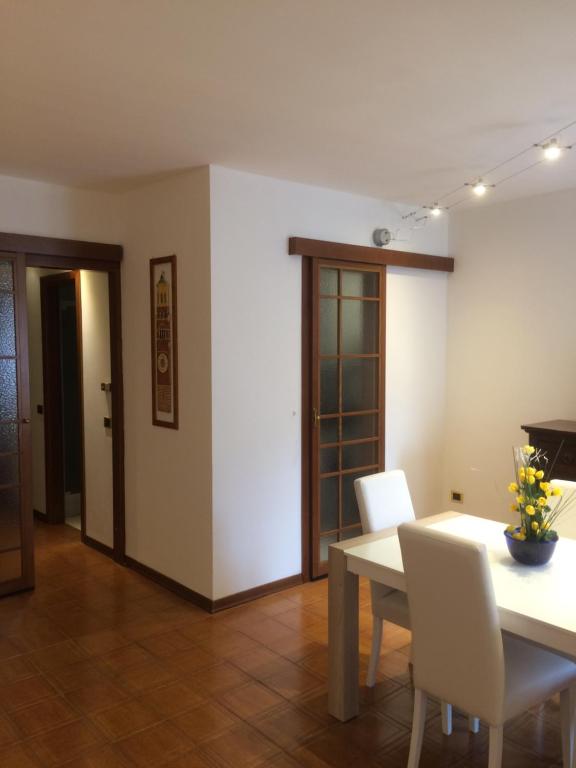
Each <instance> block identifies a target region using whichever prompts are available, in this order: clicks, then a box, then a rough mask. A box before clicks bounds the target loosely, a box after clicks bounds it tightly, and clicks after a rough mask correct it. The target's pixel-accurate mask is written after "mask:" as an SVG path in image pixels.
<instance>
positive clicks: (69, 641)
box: [0, 526, 561, 768]
mask: <svg viewBox="0 0 576 768" xmlns="http://www.w3.org/2000/svg"><path fill="white" fill-rule="evenodd" d="M37 566H38V587H37V589H36V591H35V592H34V593H30V594H26V595H20V596H15V597H9V598H5V599H2V600H0V766H1V768H33V766H36V768H38V766H47V767H52V766H61V765H66V766H68V767H69V768H104V767H105V768H129V767H130V766H132V768H134V767H135V766H136V767H138V768H156V766H166V767H167V768H206V767H207V766H212V767H213V768H217V767H218V766H221V767H222V768H251V767H252V766H271V767H272V766H273V767H274V768H298V767H299V766H300V767H301V766H305V767H306V768H326V767H327V766H331V767H332V768H344V767H345V768H360V767H362V768H376V766H379V767H380V768H401V767H403V766H405V765H406V759H407V753H408V742H409V735H410V721H411V714H412V695H411V690H410V681H409V675H408V656H407V653H408V648H407V643H408V642H409V635H408V633H406V632H405V631H403V630H400V629H397V628H395V627H388V631H387V633H386V635H387V636H386V639H385V647H384V648H383V656H382V662H381V665H380V675H379V678H380V682H379V683H378V685H377V686H376V688H375V689H374V690H373V691H371V692H369V691H367V690H366V689H365V688H363V694H362V698H363V704H362V711H361V715H360V717H359V718H357V719H356V720H354V721H352V722H350V723H347V724H341V723H338V722H336V721H335V720H333V719H332V718H330V717H329V716H328V715H327V714H326V669H327V662H326V636H327V627H326V619H327V607H326V588H327V584H326V582H325V581H322V582H316V583H314V584H307V585H304V586H302V587H298V588H295V589H291V590H289V591H286V592H283V593H281V594H279V595H275V596H273V597H269V598H265V599H262V600H260V601H258V602H255V603H252V604H250V605H248V606H244V607H240V608H237V609H233V610H229V611H226V612H224V613H220V614H217V615H216V616H208V615H207V614H206V613H204V612H202V611H201V610H199V609H197V608H194V607H193V606H191V605H189V604H188V603H185V602H182V601H181V600H179V599H178V598H177V597H175V596H173V595H172V594H170V593H168V592H165V591H163V590H162V589H160V588H159V587H157V586H156V585H154V584H152V583H151V582H149V581H147V580H145V579H143V578H141V577H139V576H138V575H137V574H135V573H134V572H132V571H129V570H127V569H125V568H121V567H119V566H117V565H115V564H114V563H112V562H111V561H110V560H109V559H108V558H106V557H105V556H103V555H100V554H99V553H97V552H94V551H93V550H91V549H88V548H87V547H85V546H83V545H82V544H80V542H79V540H78V534H77V532H76V531H74V530H73V529H72V528H70V527H68V526H58V527H53V528H51V527H47V526H41V527H40V528H39V529H38V535H37ZM368 595H369V593H368V589H367V585H366V584H363V585H362V616H361V650H362V664H363V670H362V674H364V667H365V665H366V660H367V653H368V650H369V642H370V624H371V619H370V611H369V597H368ZM486 743H487V735H486V731H485V729H484V728H483V729H482V731H481V733H480V734H479V735H478V736H472V735H469V734H468V732H467V730H466V722H465V720H464V718H461V717H456V719H455V733H454V734H453V736H452V737H450V738H445V737H443V736H442V734H441V729H440V723H439V714H438V708H437V707H433V708H432V709H431V711H430V718H429V724H428V728H427V732H426V741H425V748H424V753H423V756H422V761H421V766H422V768H431V767H435V768H451V767H452V766H453V767H454V768H464V766H469V767H470V768H477V766H485V765H486ZM560 762H561V761H560V734H559V714H558V704H557V702H552V703H550V704H548V705H547V706H546V707H542V708H541V709H540V710H538V711H537V712H531V713H529V714H527V715H525V716H523V717H521V718H520V719H518V720H516V721H515V722H513V723H512V724H510V725H509V727H508V728H507V730H506V747H505V757H504V766H505V768H546V766H559V765H560Z"/></svg>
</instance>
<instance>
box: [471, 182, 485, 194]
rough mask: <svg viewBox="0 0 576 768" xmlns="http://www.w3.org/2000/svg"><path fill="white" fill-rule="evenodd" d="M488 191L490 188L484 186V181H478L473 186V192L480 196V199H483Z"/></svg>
mask: <svg viewBox="0 0 576 768" xmlns="http://www.w3.org/2000/svg"><path fill="white" fill-rule="evenodd" d="M487 191H488V187H487V186H486V184H484V182H483V181H482V179H478V181H476V182H475V183H474V185H473V186H472V192H474V194H475V195H478V197H483V196H484V195H485V194H486V192H487Z"/></svg>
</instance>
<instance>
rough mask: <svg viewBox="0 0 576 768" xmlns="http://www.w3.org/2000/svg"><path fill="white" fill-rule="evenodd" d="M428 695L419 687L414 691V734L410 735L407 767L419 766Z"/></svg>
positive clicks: (415, 767)
mask: <svg viewBox="0 0 576 768" xmlns="http://www.w3.org/2000/svg"><path fill="white" fill-rule="evenodd" d="M427 701H428V697H427V696H426V694H425V693H424V691H421V690H420V689H419V688H416V690H415V691H414V716H413V718H412V736H411V737H410V754H409V756H408V766H407V768H418V764H419V763H420V753H421V752H422V740H423V739H424V726H425V725H426V704H427Z"/></svg>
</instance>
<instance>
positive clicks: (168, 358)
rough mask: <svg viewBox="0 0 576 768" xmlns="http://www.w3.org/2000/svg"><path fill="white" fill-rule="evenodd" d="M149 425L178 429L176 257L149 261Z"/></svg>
mask: <svg viewBox="0 0 576 768" xmlns="http://www.w3.org/2000/svg"><path fill="white" fill-rule="evenodd" d="M150 319H151V335H152V423H153V424H155V425H156V426H157V427H169V428H170V429H178V332H177V328H178V326H177V304H176V256H164V257H162V258H159V259H150Z"/></svg>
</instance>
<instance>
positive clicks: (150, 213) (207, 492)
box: [121, 168, 212, 597]
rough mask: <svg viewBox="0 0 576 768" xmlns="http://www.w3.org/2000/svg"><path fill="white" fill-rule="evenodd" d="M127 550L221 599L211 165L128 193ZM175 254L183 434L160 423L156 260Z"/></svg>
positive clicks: (124, 268) (125, 198) (125, 314)
mask: <svg viewBox="0 0 576 768" xmlns="http://www.w3.org/2000/svg"><path fill="white" fill-rule="evenodd" d="M121 210H122V218H123V220H124V224H125V231H126V234H125V237H124V239H123V243H124V262H123V266H122V281H123V285H122V290H123V294H122V302H123V303H122V313H123V333H124V344H123V350H124V392H125V403H124V407H125V430H126V551H127V554H128V555H129V556H131V557H133V558H134V559H136V560H138V561H139V562H141V563H143V564H145V565H147V566H149V567H151V568H154V569H155V570H157V571H160V572H161V573H163V574H165V575H167V576H169V577H170V578H172V579H175V580H176V581H178V582H180V583H181V584H184V585H185V586H187V587H189V588H190V589H193V590H195V591H197V592H199V593H201V594H203V595H205V596H206V597H211V596H212V523H211V477H212V468H211V465H212V456H211V450H212V449H211V405H210V403H211V393H210V386H211V384H210V380H211V370H210V196H209V175H208V169H207V168H201V169H198V170H195V171H191V172H189V173H186V174H182V175H179V176H175V177H172V178H170V179H167V180H164V181H160V182H157V183H155V184H151V185H148V186H146V187H142V188H139V189H137V190H134V191H132V192H129V193H127V194H125V195H123V198H122V209H121ZM170 254H176V256H177V271H178V351H179V371H178V374H179V376H178V378H179V422H180V428H179V429H178V430H174V429H167V428H165V427H157V426H153V425H152V402H151V371H150V366H151V363H150V286H149V259H151V258H155V257H158V256H169V255H170Z"/></svg>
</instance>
